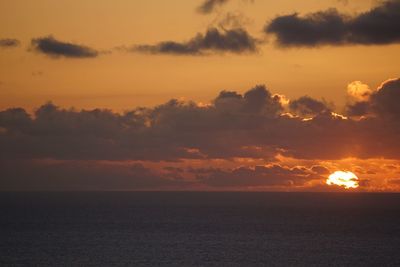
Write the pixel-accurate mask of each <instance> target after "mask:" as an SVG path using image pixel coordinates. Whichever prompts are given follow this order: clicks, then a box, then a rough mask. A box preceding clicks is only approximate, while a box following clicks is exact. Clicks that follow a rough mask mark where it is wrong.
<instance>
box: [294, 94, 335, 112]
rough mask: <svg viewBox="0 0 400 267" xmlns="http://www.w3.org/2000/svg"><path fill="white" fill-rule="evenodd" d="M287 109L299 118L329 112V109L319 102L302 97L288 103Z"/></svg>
mask: <svg viewBox="0 0 400 267" xmlns="http://www.w3.org/2000/svg"><path fill="white" fill-rule="evenodd" d="M289 109H290V110H291V111H292V112H294V113H296V114H298V115H300V116H315V115H317V114H321V113H324V112H330V108H328V106H327V105H326V104H325V103H324V102H322V101H319V100H315V99H313V98H311V97H309V96H303V97H300V98H299V99H296V100H294V101H291V102H290V103H289Z"/></svg>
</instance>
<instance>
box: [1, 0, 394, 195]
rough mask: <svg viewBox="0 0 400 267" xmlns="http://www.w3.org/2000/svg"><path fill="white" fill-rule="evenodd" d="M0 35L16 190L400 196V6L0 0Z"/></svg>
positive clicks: (7, 164) (8, 164)
mask: <svg viewBox="0 0 400 267" xmlns="http://www.w3.org/2000/svg"><path fill="white" fill-rule="evenodd" d="M0 25H2V27H0V110H2V111H0V144H1V145H2V146H3V148H2V149H1V150H2V152H1V153H0V167H2V168H3V173H4V176H3V177H5V176H7V179H4V180H1V179H0V182H2V184H3V186H5V187H10V188H17V189H18V188H20V187H21V186H22V185H29V186H31V187H32V188H39V189H42V188H50V189H53V188H58V187H60V188H69V189H71V188H72V189H133V190H135V189H143V188H145V189H149V188H150V189H159V188H164V187H167V188H172V189H207V190H218V189H221V188H222V189H230V190H232V189H233V190H237V189H239V190H242V189H246V190H307V189H310V188H311V190H327V189H326V187H325V185H324V179H326V176H327V175H328V174H329V173H331V172H333V171H336V170H351V171H353V172H355V173H357V175H358V176H359V177H360V187H361V190H367V191H369V190H377V191H379V190H383V191H385V190H389V191H390V190H391V191H393V190H394V191H396V190H399V189H400V164H399V162H398V160H399V159H400V154H399V152H398V151H397V150H398V148H399V147H400V143H399V141H398V139H400V138H399V137H400V136H399V133H400V126H399V124H398V121H399V119H400V109H399V108H398V107H397V105H398V104H397V103H398V102H397V101H400V80H399V79H398V77H399V72H398V71H399V62H400V2H399V1H398V0H388V1H376V0H347V1H344V0H343V1H339V0H326V1H321V0H305V1H297V0H296V1H295V0H282V1H272V0H271V1H270V0H254V1H251V0H226V1H220V0H168V1H165V0H147V1H138V0H115V1H106V0H79V1H78V0H68V1H67V0H58V1H54V0H35V1H27V0H25V1H23V0H13V1H5V0H0ZM263 85H265V87H264V86H263ZM171 99H177V100H174V101H170V100H171ZM191 100H192V101H194V102H190V101H191ZM48 101H51V102H52V103H53V104H46V103H47V102H48ZM168 101H169V102H168ZM71 107H73V108H74V109H73V110H72V109H70V108H71ZM138 107H147V108H146V109H137V108H138ZM14 108H19V109H14ZM82 109H83V110H82ZM103 109H108V110H103ZM89 110H91V111H89ZM126 111H132V112H130V113H123V112H126ZM204 166H207V168H205V167H204ZM30 174H35V175H36V177H39V178H38V179H39V180H33V181H29V182H27V181H26V179H25V178H26V177H27V176H29V175H30ZM16 177H17V178H16ZM54 177H57V178H58V180H59V183H54V180H52V179H53V178H54ZM109 177H115V179H114V180H113V179H109ZM9 179H11V180H9ZM29 186H28V187H29ZM271 188H272V189H271Z"/></svg>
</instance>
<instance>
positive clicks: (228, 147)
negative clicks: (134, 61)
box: [0, 79, 400, 190]
mask: <svg viewBox="0 0 400 267" xmlns="http://www.w3.org/2000/svg"><path fill="white" fill-rule="evenodd" d="M281 100H282V97H281V96H280V95H277V94H273V93H271V92H270V91H269V90H268V89H267V88H266V87H265V86H261V85H260V86H256V87H254V88H252V89H250V90H248V91H247V92H245V93H243V94H241V93H239V92H235V91H222V92H220V93H219V94H218V95H217V97H216V98H215V99H214V100H213V101H212V102H211V103H210V104H209V105H198V104H196V103H195V102H191V101H178V100H170V101H168V102H166V103H164V104H162V105H158V106H155V107H148V108H136V109H133V110H131V111H128V112H125V113H123V114H120V113H115V112H113V111H111V110H102V109H94V110H75V109H63V108H60V107H58V106H56V105H54V104H52V103H47V104H45V105H43V106H41V107H40V108H38V109H37V110H36V111H35V113H34V114H29V113H28V112H27V111H26V110H24V109H22V108H11V109H6V110H3V111H0V146H1V148H2V149H1V150H0V167H1V168H0V169H1V173H2V175H1V178H0V184H1V185H2V188H19V187H25V186H27V187H28V188H30V189H32V188H38V189H39V188H52V189H55V188H58V189H59V188H64V189H65V188H70V189H73V188H80V189H99V190H104V189H105V188H112V189H115V190H121V188H125V189H127V188H129V189H132V190H136V189H160V188H164V189H165V188H169V189H176V188H181V189H182V188H186V189H193V188H199V187H200V188H201V187H211V188H242V187H253V186H254V187H270V186H272V187H279V186H281V187H285V186H286V187H290V188H296V187H299V186H304V185H307V184H309V183H312V182H313V181H316V180H317V181H318V180H321V179H322V178H321V177H323V175H326V173H327V172H329V170H328V169H327V168H326V167H324V166H317V165H316V166H302V165H298V166H297V165H296V166H285V165H283V163H284V162H280V161H279V160H277V159H278V158H279V157H286V158H293V159H296V160H298V161H311V162H319V161H332V160H333V161H335V160H342V159H345V158H349V157H351V158H355V159H360V160H361V159H362V160H367V159H374V158H384V159H388V160H389V159H392V160H400V151H399V150H398V148H399V147H400V139H399V138H398V137H399V132H400V123H399V121H400V120H399V118H400V109H399V106H398V102H399V101H400V79H390V80H387V81H385V82H384V83H382V85H381V86H380V87H379V88H378V89H377V90H374V91H373V92H372V93H371V94H370V96H369V98H368V99H367V100H359V99H358V100H357V98H356V100H354V101H353V102H350V103H349V104H348V106H347V110H348V113H347V114H344V115H346V116H348V117H345V116H343V115H338V114H336V113H334V110H333V108H332V107H330V106H329V105H326V104H325V102H324V101H320V100H317V99H313V98H311V97H309V96H304V97H300V98H298V99H295V100H292V101H290V102H289V105H285V106H284V105H282V101H281ZM360 103H361V104H362V105H364V106H365V110H363V112H359V113H358V114H356V115H355V114H354V112H353V110H354V109H355V107H357V105H360ZM239 159H241V160H239ZM237 160H239V162H247V161H248V162H253V163H250V164H245V165H243V164H241V163H236V164H235V166H236V167H224V164H228V163H229V162H235V161H237ZM258 161H261V162H263V164H261V165H260V164H257V163H256V162H258ZM210 162H220V163H218V164H216V166H217V167H209V168H204V166H207V165H209V163H210ZM221 162H224V164H222V163H221ZM150 165H151V166H150ZM228 165H229V164H228ZM313 165H315V164H313ZM174 166H175V167H174ZM32 177H33V178H32ZM27 179H28V180H29V181H26V180H27ZM30 179H33V180H30ZM46 186H47V187H46Z"/></svg>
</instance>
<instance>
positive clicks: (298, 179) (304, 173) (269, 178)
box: [194, 165, 320, 188]
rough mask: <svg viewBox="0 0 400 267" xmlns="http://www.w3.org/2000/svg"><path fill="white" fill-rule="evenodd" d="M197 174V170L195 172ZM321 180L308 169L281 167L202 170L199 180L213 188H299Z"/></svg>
mask: <svg viewBox="0 0 400 267" xmlns="http://www.w3.org/2000/svg"><path fill="white" fill-rule="evenodd" d="M194 172H196V170H194ZM318 178H320V177H319V176H318V175H314V174H313V172H312V171H310V170H308V169H306V168H299V167H294V168H288V167H282V166H280V165H270V166H255V167H239V168H235V169H231V170H219V169H208V170H207V169H202V170H201V172H200V173H199V174H197V179H198V180H199V181H200V182H201V183H204V184H206V185H209V186H213V187H224V188H226V187H228V188H230V187H239V188H243V187H249V186H251V187H253V186H298V185H304V184H305V183H306V182H307V181H310V180H313V179H318Z"/></svg>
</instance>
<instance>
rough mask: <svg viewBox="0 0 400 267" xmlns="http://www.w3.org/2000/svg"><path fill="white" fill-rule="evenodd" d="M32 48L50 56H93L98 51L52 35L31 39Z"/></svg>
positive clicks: (97, 53) (96, 54) (95, 55)
mask: <svg viewBox="0 0 400 267" xmlns="http://www.w3.org/2000/svg"><path fill="white" fill-rule="evenodd" d="M31 46H32V49H33V50H35V51H37V52H39V53H42V54H45V55H47V56H50V57H54V58H58V57H65V58H94V57H97V56H98V55H99V52H98V51H97V50H95V49H93V48H90V47H88V46H84V45H79V44H73V43H68V42H62V41H59V40H57V39H55V38H54V37H52V36H47V37H40V38H35V39H32V41H31Z"/></svg>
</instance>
